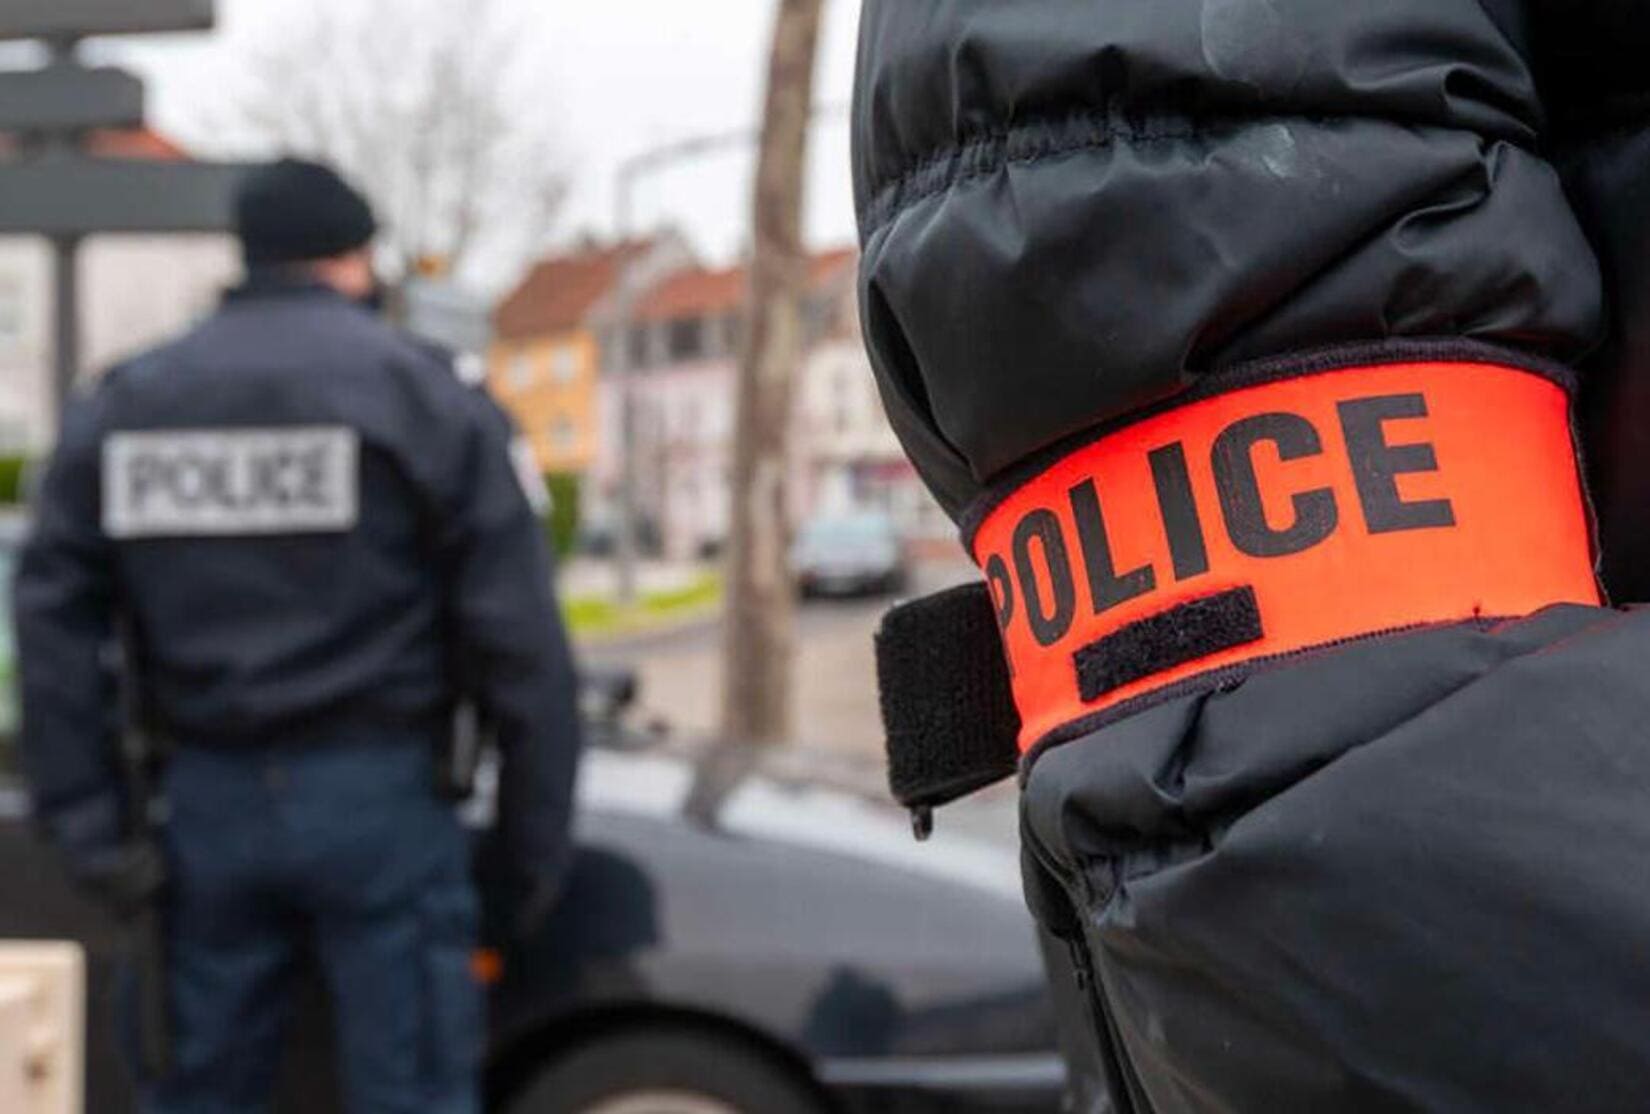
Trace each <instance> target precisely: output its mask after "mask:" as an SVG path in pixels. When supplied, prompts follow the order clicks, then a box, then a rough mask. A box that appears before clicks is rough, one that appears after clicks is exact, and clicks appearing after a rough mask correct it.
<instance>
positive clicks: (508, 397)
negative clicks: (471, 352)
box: [487, 329, 598, 472]
mask: <svg viewBox="0 0 1650 1114" xmlns="http://www.w3.org/2000/svg"><path fill="white" fill-rule="evenodd" d="M597 359H598V349H597V344H596V338H595V336H594V335H593V334H592V333H591V332H589V331H588V330H584V329H579V330H573V331H570V332H565V333H557V334H552V335H548V336H542V337H526V338H522V339H518V340H506V341H498V342H496V343H495V344H494V345H493V346H492V349H491V351H490V352H489V354H488V360H487V385H488V387H489V388H490V389H491V390H492V392H493V397H494V398H496V399H498V401H499V403H500V404H501V405H502V406H503V407H504V408H505V409H506V410H508V411H509V412H510V415H511V416H512V417H513V418H515V420H516V425H517V426H519V427H520V429H521V433H522V436H524V437H525V438H526V439H527V442H528V444H530V445H531V446H532V447H533V455H534V457H535V458H536V459H537V460H538V464H539V468H540V469H541V470H542V471H545V472H584V471H586V470H587V469H588V468H589V467H590V465H591V463H592V461H594V460H595V457H596V437H597V436H598V431H597V414H596V365H597Z"/></svg>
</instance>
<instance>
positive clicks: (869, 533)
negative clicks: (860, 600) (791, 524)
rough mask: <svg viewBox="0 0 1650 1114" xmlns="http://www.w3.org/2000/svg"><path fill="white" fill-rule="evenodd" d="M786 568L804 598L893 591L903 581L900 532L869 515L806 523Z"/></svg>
mask: <svg viewBox="0 0 1650 1114" xmlns="http://www.w3.org/2000/svg"><path fill="white" fill-rule="evenodd" d="M791 566H792V568H793V569H794V571H795V573H796V581H797V586H798V588H799V589H800V590H801V592H802V594H803V595H804V596H838V595H841V596H846V595H860V594H865V593H872V592H897V591H899V590H900V589H901V588H903V587H904V586H905V582H906V579H907V576H908V568H907V565H906V560H905V547H904V545H903V544H902V543H901V541H900V535H899V529H898V528H897V527H896V526H895V525H894V521H893V519H891V518H889V517H888V516H887V515H885V514H879V513H873V512H862V513H858V514H845V515H827V516H822V517H819V518H813V519H809V520H808V521H807V522H805V523H803V525H802V528H801V530H799V531H798V533H797V538H796V543H795V545H794V547H793V548H792V550H791Z"/></svg>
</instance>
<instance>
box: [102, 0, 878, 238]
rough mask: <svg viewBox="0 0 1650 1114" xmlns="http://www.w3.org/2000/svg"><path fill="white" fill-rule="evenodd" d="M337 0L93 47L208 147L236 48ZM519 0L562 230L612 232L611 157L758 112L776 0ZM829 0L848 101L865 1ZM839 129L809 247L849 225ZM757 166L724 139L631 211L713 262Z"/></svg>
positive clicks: (229, 9)
mask: <svg viewBox="0 0 1650 1114" xmlns="http://www.w3.org/2000/svg"><path fill="white" fill-rule="evenodd" d="M346 2H350V0H218V10H219V29H218V31H217V32H215V33H214V34H212V35H210V36H204V35H192V36H176V37H170V38H165V39H127V40H109V41H107V42H105V43H101V44H98V46H97V48H96V52H97V54H98V56H99V57H108V56H110V55H111V54H118V55H119V60H121V61H123V62H126V63H127V64H129V65H132V66H133V67H135V68H137V69H139V70H141V71H142V72H143V73H144V74H145V76H146V77H147V79H148V83H149V95H150V116H151V119H152V120H153V121H154V123H155V124H156V125H157V126H158V127H159V128H160V129H161V130H163V131H166V132H168V133H170V134H172V135H175V136H176V137H177V138H179V139H181V140H183V141H184V142H185V143H193V144H195V145H197V146H202V147H208V148H210V147H211V146H213V143H214V140H218V139H221V138H222V137H215V136H210V135H202V134H200V132H201V130H202V123H201V121H202V118H203V116H207V117H209V116H210V111H209V105H210V102H211V99H212V98H213V97H214V96H217V95H220V90H221V89H222V88H224V86H225V83H226V82H225V67H227V66H230V65H232V64H233V60H234V59H235V57H236V55H237V51H238V50H244V48H245V47H246V46H247V44H249V43H255V42H257V41H259V40H260V39H262V37H264V36H267V35H272V34H279V33H280V31H281V24H282V23H283V22H284V21H289V20H291V19H293V18H294V15H293V13H294V12H296V11H301V10H302V9H303V8H304V7H305V6H306V5H309V4H314V3H346ZM454 2H462V0H454ZM523 2H525V3H527V4H529V5H530V6H531V7H530V9H529V10H531V11H532V13H533V14H532V16H531V19H532V24H533V26H532V36H533V42H532V49H533V50H536V51H538V52H539V54H540V56H542V68H543V71H544V79H545V81H546V84H547V87H548V88H549V90H551V96H550V97H548V98H547V100H548V101H550V102H551V103H545V104H542V105H535V106H533V107H532V108H531V109H530V110H531V111H537V112H546V113H552V114H554V118H555V120H556V121H557V124H558V134H559V136H560V138H561V145H562V148H563V155H564V159H565V162H566V166H567V170H568V173H569V178H570V186H571V190H572V192H571V196H570V198H569V200H568V202H567V205H566V207H565V210H564V212H563V215H562V217H561V226H560V234H561V235H562V236H565V237H571V236H573V235H575V234H577V233H579V232H581V231H585V230H592V231H597V232H600V233H603V234H606V233H607V232H608V231H609V230H610V227H611V221H612V210H613V201H612V182H613V170H614V166H615V165H616V163H617V162H618V161H619V160H620V159H622V158H624V157H625V156H626V155H629V154H632V153H634V152H636V151H638V150H641V149H643V148H645V147H648V146H650V145H652V144H655V143H659V142H662V141H667V140H671V139H675V138H680V137H685V136H691V135H695V134H699V133H703V132H722V131H727V130H729V129H738V128H744V127H749V126H754V125H755V124H756V123H757V120H758V116H759V113H760V106H761V95H762V83H763V80H764V77H765V73H764V65H765V61H766V59H765V52H766V49H767V44H768V36H769V33H770V30H771V22H772V16H773V9H774V0H523ZM825 7H826V25H825V31H824V36H823V38H822V40H821V44H820V55H819V69H818V74H817V86H816V101H817V103H818V104H819V105H821V106H824V107H826V108H830V107H833V106H835V107H838V108H845V106H846V104H847V102H848V99H849V95H850V90H851V86H852V81H853V64H854V36H855V24H856V22H857V18H858V10H859V0H825ZM203 109H207V111H203ZM524 110H527V109H524ZM847 132H848V129H847V118H846V113H845V111H837V112H834V113H828V114H826V115H825V116H823V117H822V118H821V119H820V120H818V121H817V122H816V124H815V127H814V131H813V142H812V146H811V151H810V162H811V166H810V173H809V178H808V211H807V229H808V235H809V238H810V240H811V241H812V242H813V243H814V244H815V245H816V246H822V247H824V246H831V245H834V244H838V243H843V242H848V241H851V240H852V239H853V235H854V221H853V202H852V195H851V190H850V187H849V182H848V162H847V160H848V138H847ZM219 145H220V146H221V144H219ZM751 167H752V159H751V157H750V155H748V154H746V153H741V152H731V153H726V154H721V155H716V156H712V157H710V158H708V159H707V160H704V161H703V162H701V163H699V164H697V165H694V166H691V167H683V168H681V169H677V170H674V171H668V172H666V173H663V174H661V175H659V176H657V177H655V178H654V179H652V180H650V182H649V183H648V184H647V185H645V186H644V187H643V189H642V191H641V194H640V196H639V198H638V212H637V217H636V222H637V225H638V226H639V227H648V226H651V225H654V224H657V223H659V222H662V221H667V220H668V221H673V222H675V223H676V224H678V225H679V226H680V227H682V228H683V229H684V230H686V232H687V233H688V235H689V236H690V238H691V239H692V240H693V242H694V243H695V245H696V246H698V247H699V248H700V249H701V251H702V252H703V253H705V254H706V255H707V256H709V257H711V258H712V259H713V260H722V259H727V258H729V257H731V256H733V255H735V254H737V253H738V252H739V251H740V249H741V248H742V246H743V245H744V244H745V242H746V239H747V227H748V223H749V213H748V210H749V195H750V173H751Z"/></svg>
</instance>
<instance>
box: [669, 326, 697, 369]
mask: <svg viewBox="0 0 1650 1114" xmlns="http://www.w3.org/2000/svg"><path fill="white" fill-rule="evenodd" d="M704 354H705V329H704V319H703V318H699V317H679V318H677V319H676V320H674V321H672V322H670V324H669V326H668V328H667V329H666V331H665V356H666V358H667V359H668V360H670V362H671V363H677V362H679V361H682V360H697V359H699V358H700V357H702V356H704Z"/></svg>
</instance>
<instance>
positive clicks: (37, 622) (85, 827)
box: [14, 396, 125, 860]
mask: <svg viewBox="0 0 1650 1114" xmlns="http://www.w3.org/2000/svg"><path fill="white" fill-rule="evenodd" d="M99 427H100V418H99V400H98V399H97V398H96V397H95V396H94V397H91V398H87V399H82V400H79V401H78V402H76V403H75V404H73V405H72V406H71V408H70V410H69V411H68V413H67V414H66V415H65V420H64V423H63V430H62V433H61V436H60V438H59V442H58V447H57V450H56V452H55V453H54V455H53V456H52V459H51V461H50V463H49V465H48V466H47V468H46V471H45V475H44V479H43V481H42V483H41V485H40V488H39V491H38V492H37V494H36V498H35V500H34V506H33V513H34V528H33V532H32V534H31V536H30V539H29V541H28V544H27V545H26V547H25V548H24V551H23V557H22V562H21V565H20V567H19V569H18V573H17V579H16V583H15V587H14V593H15V600H14V604H15V611H16V621H17V641H18V661H19V669H20V676H21V695H22V713H23V722H22V734H21V739H20V749H21V755H22V759H23V765H24V770H25V774H26V776H27V778H28V781H29V785H30V788H31V791H32V793H33V797H34V807H35V814H36V817H37V819H38V820H39V821H40V822H41V823H42V824H43V825H44V826H45V828H46V830H47V831H48V832H49V833H50V835H51V836H52V837H53V839H54V840H55V841H56V842H57V843H58V844H59V845H60V846H61V847H62V848H63V849H64V850H65V851H66V852H67V853H68V854H69V855H70V857H71V859H78V860H86V859H89V858H94V857H96V856H98V855H100V854H103V853H105V852H107V851H109V850H110V849H111V848H113V847H114V846H116V845H118V844H119V843H120V842H121V841H122V839H123V837H124V835H125V823H124V807H123V802H122V797H121V788H120V775H119V755H118V753H117V740H116V738H115V724H116V723H117V722H118V720H117V715H116V710H115V707H114V701H115V689H116V685H115V674H114V671H113V653H112V650H113V634H114V612H115V606H116V596H115V569H114V563H113V553H112V547H111V546H110V544H109V542H108V540H107V539H106V538H105V537H104V535H103V531H102V527H101V523H100V515H101V511H100V506H101V496H100V487H101V480H100V468H101V458H100V451H101V448H100V446H101V434H100V429H99Z"/></svg>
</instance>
